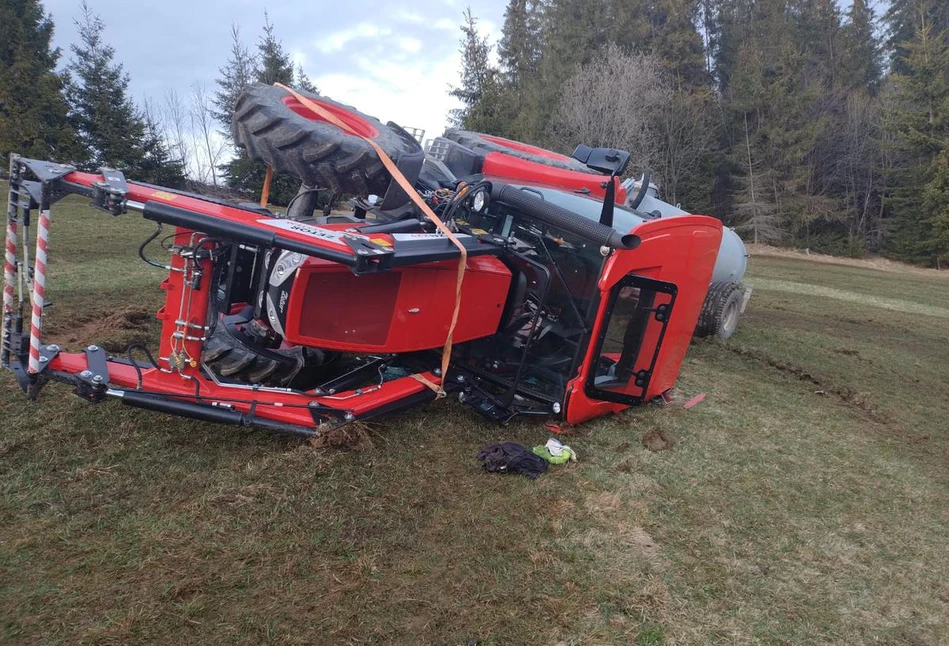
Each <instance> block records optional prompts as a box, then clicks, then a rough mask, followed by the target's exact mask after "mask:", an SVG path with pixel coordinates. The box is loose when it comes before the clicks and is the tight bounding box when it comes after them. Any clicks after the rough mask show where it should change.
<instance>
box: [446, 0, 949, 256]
mask: <svg viewBox="0 0 949 646" xmlns="http://www.w3.org/2000/svg"><path fill="white" fill-rule="evenodd" d="M461 29H462V39H461V54H462V60H463V70H462V74H461V76H460V77H459V82H458V83H457V87H455V88H454V89H453V90H452V94H453V95H454V96H455V97H457V98H458V99H460V101H461V103H462V105H463V107H462V108H461V109H459V110H458V111H456V113H455V114H454V115H453V117H454V119H455V122H456V124H457V125H459V126H462V127H465V128H468V129H471V130H478V131H484V132H490V133H492V134H496V135H500V136H504V137H508V138H511V139H517V140H522V141H526V142H529V143H533V144H537V145H541V146H546V147H550V148H554V149H557V150H560V151H563V152H570V151H571V150H572V147H573V146H575V145H576V144H577V143H580V142H583V143H587V144H590V145H603V146H614V147H620V148H626V149H628V150H630V152H631V153H632V159H633V166H635V171H634V172H635V173H637V174H638V173H640V172H642V171H643V169H646V168H650V169H651V170H652V177H653V179H654V181H657V183H658V184H660V185H661V190H662V192H663V194H664V196H665V197H666V198H667V199H668V200H669V201H672V202H681V203H682V204H683V205H684V207H685V208H687V209H688V210H690V211H692V212H696V213H707V214H710V215H714V216H716V217H718V218H720V219H722V220H723V221H725V223H726V224H729V225H731V226H735V227H736V228H737V229H738V230H739V231H740V232H741V233H742V234H743V235H744V236H745V237H746V239H749V240H752V241H756V242H768V243H778V244H786V245H794V246H798V247H807V248H811V249H815V250H822V251H828V252H831V253H844V254H852V255H859V254H862V253H864V252H867V251H871V252H876V253H885V254H888V255H891V256H896V257H899V258H903V259H906V260H910V261H913V262H920V263H925V264H931V265H935V266H943V267H944V266H946V265H947V264H949V3H947V2H945V0H892V2H891V4H890V5H889V6H888V7H887V8H886V10H885V11H884V12H883V13H882V15H880V16H877V15H876V14H875V12H874V10H873V9H872V8H871V6H870V5H869V4H868V2H867V0H853V1H852V2H850V3H849V6H848V7H847V8H846V10H843V11H842V10H841V8H840V6H839V5H838V4H837V3H836V2H835V1H834V0H510V2H509V3H508V6H507V9H506V11H505V16H504V25H503V29H502V35H501V38H500V40H499V41H498V42H497V43H491V42H489V41H488V39H487V38H486V37H485V36H484V35H483V34H482V33H480V31H479V26H478V21H477V19H476V18H475V16H474V15H473V14H472V12H471V10H470V9H469V10H468V12H467V13H466V14H465V19H464V22H463V24H462V27H461ZM493 61H497V63H496V64H495V63H493Z"/></svg>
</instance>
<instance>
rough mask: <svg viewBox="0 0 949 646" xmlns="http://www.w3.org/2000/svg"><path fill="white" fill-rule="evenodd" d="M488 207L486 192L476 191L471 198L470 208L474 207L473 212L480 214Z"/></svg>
mask: <svg viewBox="0 0 949 646" xmlns="http://www.w3.org/2000/svg"><path fill="white" fill-rule="evenodd" d="M487 205H488V192H487V191H478V192H477V193H475V194H474V197H473V198H471V206H472V207H474V210H475V211H478V212H481V211H483V210H484V207H485V206H487Z"/></svg>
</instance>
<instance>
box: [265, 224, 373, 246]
mask: <svg viewBox="0 0 949 646" xmlns="http://www.w3.org/2000/svg"><path fill="white" fill-rule="evenodd" d="M257 223H258V224H263V225H265V226H268V227H273V228H275V229H285V230H287V231H294V232H296V233H302V234H303V235H306V236H310V237H312V238H319V239H320V240H325V241H327V242H335V243H336V244H344V243H343V238H344V237H346V236H350V237H353V238H365V237H366V236H363V235H357V234H355V233H350V232H347V231H337V230H335V229H325V228H323V227H315V226H313V225H312V224H304V223H302V222H294V221H293V220H286V219H283V218H265V219H263V220H257Z"/></svg>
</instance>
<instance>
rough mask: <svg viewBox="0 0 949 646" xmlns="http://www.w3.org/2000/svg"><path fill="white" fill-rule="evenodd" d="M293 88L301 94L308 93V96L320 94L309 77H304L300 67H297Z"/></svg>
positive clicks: (304, 73)
mask: <svg viewBox="0 0 949 646" xmlns="http://www.w3.org/2000/svg"><path fill="white" fill-rule="evenodd" d="M293 87H295V88H296V89H298V90H302V91H303V92H309V93H310V94H319V93H320V90H319V88H318V87H316V84H314V83H313V81H311V80H310V77H309V76H307V75H306V72H304V71H303V66H302V65H297V69H296V82H295V83H294V84H293Z"/></svg>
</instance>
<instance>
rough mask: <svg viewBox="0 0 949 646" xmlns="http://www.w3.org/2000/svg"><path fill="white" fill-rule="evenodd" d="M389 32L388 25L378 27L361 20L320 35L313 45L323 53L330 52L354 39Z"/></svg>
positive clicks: (339, 48) (341, 47) (372, 36)
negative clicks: (352, 24) (350, 25)
mask: <svg viewBox="0 0 949 646" xmlns="http://www.w3.org/2000/svg"><path fill="white" fill-rule="evenodd" d="M391 33H392V30H391V29H389V28H388V27H384V28H380V27H379V26H377V25H373V24H372V23H368V22H363V23H359V24H358V25H354V26H352V27H346V28H345V29H340V30H339V31H336V32H333V33H331V34H329V35H327V36H320V38H319V39H317V40H316V41H314V45H315V46H316V48H317V49H318V50H320V51H321V52H323V53H324V54H332V53H333V52H338V51H340V50H342V49H343V48H344V47H345V46H346V45H348V44H349V43H350V42H352V41H354V40H364V39H367V38H368V39H371V38H378V37H380V36H388V35H390V34H391Z"/></svg>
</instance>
